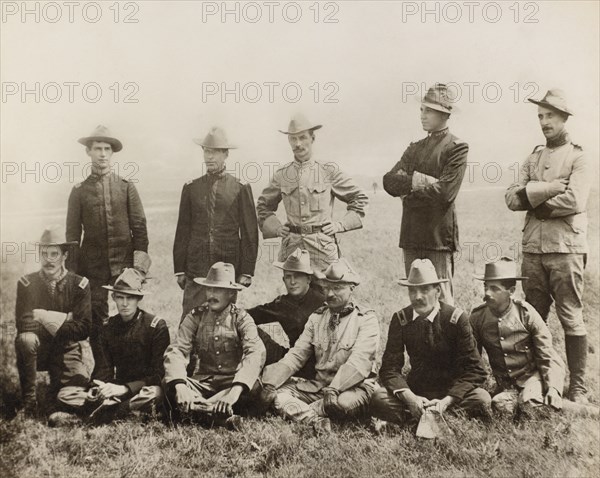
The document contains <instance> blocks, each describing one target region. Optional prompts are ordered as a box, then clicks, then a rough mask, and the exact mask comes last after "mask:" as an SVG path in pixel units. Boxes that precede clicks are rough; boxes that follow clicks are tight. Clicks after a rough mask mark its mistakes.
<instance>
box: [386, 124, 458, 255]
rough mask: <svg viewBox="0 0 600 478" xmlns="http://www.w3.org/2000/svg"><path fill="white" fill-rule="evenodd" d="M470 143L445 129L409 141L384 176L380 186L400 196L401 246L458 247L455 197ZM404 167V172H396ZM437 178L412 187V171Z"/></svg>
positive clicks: (445, 249)
mask: <svg viewBox="0 0 600 478" xmlns="http://www.w3.org/2000/svg"><path fill="white" fill-rule="evenodd" d="M468 151H469V146H468V145H467V143H465V142H463V141H461V140H460V139H458V138H457V137H456V136H454V135H453V134H450V132H449V131H448V129H445V130H443V131H439V132H435V133H432V134H430V135H429V136H427V138H424V139H422V140H420V141H417V142H415V143H411V144H410V146H409V147H408V148H407V150H406V151H405V152H404V154H403V155H402V159H400V161H399V162H398V163H397V164H396V165H395V166H394V167H393V168H392V170H391V171H390V172H389V173H387V174H386V175H385V176H384V177H383V187H384V189H385V190H386V192H387V193H388V194H390V195H391V196H394V197H403V201H402V209H403V211H402V226H401V229H400V247H402V248H404V249H417V250H422V249H427V250H436V251H450V252H454V251H456V250H457V245H458V224H457V221H456V212H455V207H454V200H455V199H456V196H457V195H458V191H459V189H460V186H461V184H462V180H463V177H464V175H465V171H466V168H467V153H468ZM400 169H403V170H404V171H405V172H406V173H407V174H406V175H398V174H397V172H398V171H399V170H400ZM416 171H418V172H420V173H423V174H427V175H428V176H432V177H434V178H437V180H438V182H437V183H435V184H431V185H429V186H427V187H425V188H423V189H420V190H418V191H413V190H412V177H413V173H414V172H416Z"/></svg>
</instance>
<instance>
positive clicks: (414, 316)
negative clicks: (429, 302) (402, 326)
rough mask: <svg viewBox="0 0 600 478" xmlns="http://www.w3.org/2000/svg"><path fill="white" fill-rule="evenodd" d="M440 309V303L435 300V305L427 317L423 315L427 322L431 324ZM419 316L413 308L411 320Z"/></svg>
mask: <svg viewBox="0 0 600 478" xmlns="http://www.w3.org/2000/svg"><path fill="white" fill-rule="evenodd" d="M439 311H440V303H439V302H436V304H435V306H434V307H433V310H432V311H431V312H430V313H429V315H428V316H427V317H425V318H426V319H427V320H428V321H429V322H431V323H432V324H433V321H434V319H435V317H436V316H437V315H438V312H439ZM417 317H419V314H417V312H416V311H415V309H413V317H412V319H413V320H416V318H417Z"/></svg>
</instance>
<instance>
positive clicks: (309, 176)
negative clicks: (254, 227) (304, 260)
mask: <svg viewBox="0 0 600 478" xmlns="http://www.w3.org/2000/svg"><path fill="white" fill-rule="evenodd" d="M335 198H337V199H339V200H340V201H343V202H345V203H346V204H347V205H348V206H347V212H346V214H345V216H344V217H343V218H342V219H341V220H340V221H339V222H340V223H341V226H342V232H346V231H351V230H353V229H360V228H361V227H362V221H361V218H362V217H364V215H365V210H366V207H367V204H368V200H369V198H368V197H367V195H366V194H365V192H364V191H363V190H362V189H360V188H359V187H358V186H357V185H356V183H355V182H354V181H353V180H352V179H351V178H350V177H348V176H347V175H346V174H344V173H343V172H342V171H340V170H339V168H338V165H337V164H336V163H326V164H322V163H319V162H317V161H315V160H313V159H310V160H308V161H306V162H304V163H301V162H299V161H296V160H294V161H292V162H290V163H288V164H286V165H285V166H283V167H282V168H280V169H278V170H277V171H275V173H274V175H273V177H272V178H271V182H270V183H269V185H268V186H267V187H266V188H265V190H264V191H263V192H262V194H261V196H260V197H259V198H258V202H257V205H256V209H257V212H258V220H259V225H260V228H261V230H262V232H263V237H264V238H265V239H268V238H273V237H277V230H278V229H279V227H280V226H281V222H280V221H279V219H278V218H277V217H276V216H275V212H276V211H277V207H278V206H279V203H280V202H281V201H282V200H283V205H284V207H285V212H286V215H287V222H286V225H288V226H289V227H290V228H291V229H292V232H291V233H290V235H289V236H287V237H286V238H284V239H283V240H282V241H281V248H280V250H279V261H285V259H287V257H288V256H289V255H290V254H291V253H292V252H293V251H295V250H296V248H298V247H299V248H301V249H306V250H308V252H309V253H310V259H311V265H312V266H313V267H314V268H316V269H317V270H322V269H325V268H326V267H327V265H329V264H330V263H331V262H333V261H335V260H336V259H337V258H338V257H339V254H338V247H337V244H336V241H335V239H334V238H333V237H331V236H328V235H327V234H324V233H322V232H320V230H321V226H322V225H323V224H326V223H328V222H330V221H332V215H333V204H334V200H335Z"/></svg>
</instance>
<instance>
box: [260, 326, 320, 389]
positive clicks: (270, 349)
mask: <svg viewBox="0 0 600 478" xmlns="http://www.w3.org/2000/svg"><path fill="white" fill-rule="evenodd" d="M267 326H268V325H267ZM262 327H264V326H262V325H261V326H258V336H259V337H260V338H261V340H262V341H263V344H264V345H265V349H266V351H267V359H266V361H265V366H267V365H270V364H272V363H276V362H279V361H280V360H281V359H282V358H283V357H285V354H287V353H288V352H289V350H290V349H289V348H287V347H284V346H283V345H280V344H279V343H277V342H276V341H275V340H274V339H273V338H272V337H271V335H270V334H269V333H268V332H267V331H266V330H264V329H263V328H262ZM274 330H281V329H274ZM291 345H292V346H293V344H291ZM315 364H316V359H315V355H314V354H312V355H311V357H310V358H309V359H308V361H307V362H306V364H304V366H303V367H302V368H301V369H300V370H299V371H298V372H296V373H295V376H296V377H301V378H306V379H310V378H313V377H314V376H315Z"/></svg>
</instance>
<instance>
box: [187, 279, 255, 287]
mask: <svg viewBox="0 0 600 478" xmlns="http://www.w3.org/2000/svg"><path fill="white" fill-rule="evenodd" d="M194 282H195V283H196V284H199V285H202V286H204V287H214V288H215V289H231V290H244V286H243V285H241V284H235V283H234V284H232V283H230V282H207V280H206V277H196V278H194Z"/></svg>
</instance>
